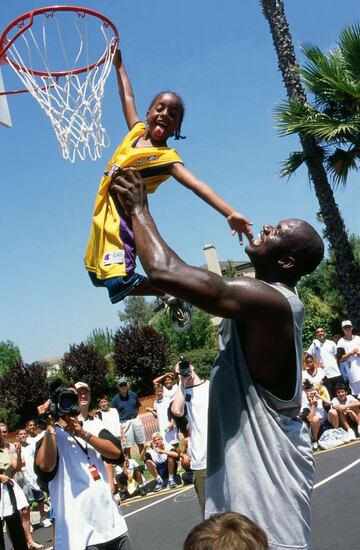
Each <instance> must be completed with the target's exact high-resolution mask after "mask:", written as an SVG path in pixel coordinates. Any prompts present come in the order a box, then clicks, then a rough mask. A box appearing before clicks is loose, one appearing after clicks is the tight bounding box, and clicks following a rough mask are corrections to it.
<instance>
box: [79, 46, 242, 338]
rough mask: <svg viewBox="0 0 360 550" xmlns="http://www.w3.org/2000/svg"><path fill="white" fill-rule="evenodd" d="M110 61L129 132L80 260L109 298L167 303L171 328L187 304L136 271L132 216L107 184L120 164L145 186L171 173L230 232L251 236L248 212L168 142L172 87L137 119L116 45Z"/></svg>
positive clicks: (176, 119) (177, 104) (176, 114)
mask: <svg viewBox="0 0 360 550" xmlns="http://www.w3.org/2000/svg"><path fill="white" fill-rule="evenodd" d="M114 65H115V68H116V75H117V81H118V87H119V93H120V97H121V103H122V109H123V113H124V117H125V121H126V123H127V126H128V128H129V132H128V134H127V135H126V136H125V138H124V140H123V141H122V142H121V143H120V145H119V146H118V148H117V149H116V151H115V153H114V154H113V156H112V158H111V159H110V162H109V163H108V165H107V167H106V170H105V172H104V175H103V177H102V180H101V182H100V187H99V190H98V194H97V197H96V201H95V208H94V213H93V223H92V227H91V233H90V238H89V243H88V247H87V250H86V255H85V265H86V269H87V270H88V272H89V275H90V278H91V281H92V283H93V284H94V286H97V287H105V288H107V290H108V293H109V298H110V300H111V302H112V303H113V304H115V303H117V302H119V301H121V300H123V299H124V298H125V297H126V296H128V295H137V296H158V297H159V298H160V299H161V300H162V302H164V303H165V304H166V306H168V307H169V309H170V315H171V318H172V321H173V323H174V326H175V329H177V330H178V331H182V330H186V329H187V328H188V327H189V326H190V324H191V316H192V307H191V306H190V305H189V304H186V303H184V302H180V301H179V300H178V299H176V298H174V297H172V296H169V295H168V294H165V293H164V292H163V291H162V290H161V289H159V288H157V287H154V286H153V285H152V284H151V283H150V282H149V280H148V279H147V278H146V277H144V276H142V275H140V274H138V273H136V272H135V266H136V262H135V260H136V249H135V239H134V235H133V232H132V227H131V221H130V219H129V217H128V215H127V212H126V210H125V208H124V206H123V205H122V202H121V199H120V198H119V196H118V195H117V193H116V192H115V191H114V190H112V189H111V183H112V180H113V179H114V178H115V177H116V175H117V174H119V173H120V172H121V170H122V169H123V168H129V167H132V168H135V169H136V170H138V171H139V172H140V174H141V176H142V178H143V180H144V183H145V187H146V192H147V193H153V192H154V191H155V190H156V189H157V187H158V186H159V185H160V184H161V183H162V182H164V181H165V180H166V179H168V178H169V177H170V176H173V177H174V178H175V179H176V180H177V181H178V182H179V183H181V184H182V185H184V186H185V187H187V188H188V189H191V190H192V191H193V192H194V193H196V195H198V196H199V197H200V198H201V199H202V200H203V201H205V202H207V203H208V204H210V206H212V207H213V208H215V209H216V210H217V211H218V212H220V214H222V215H223V216H225V217H226V219H227V221H228V223H229V225H230V227H231V229H232V232H233V234H235V233H238V234H239V239H240V243H241V244H242V234H243V233H244V234H245V235H246V236H247V238H248V239H249V240H251V239H252V232H251V225H252V222H250V221H249V220H248V219H247V218H245V217H244V216H243V215H242V214H239V213H238V212H236V211H235V210H234V209H233V208H232V207H231V206H229V205H228V204H227V203H226V202H225V201H224V200H223V199H222V198H221V197H219V195H217V193H215V191H213V190H212V189H211V188H210V187H209V186H208V185H207V184H206V183H204V182H202V181H201V180H199V179H198V178H197V177H195V176H194V174H192V172H190V170H188V169H187V168H186V167H185V166H184V163H183V162H182V160H181V159H180V157H179V155H178V154H177V152H176V151H175V149H172V148H170V147H168V146H167V140H168V139H169V138H170V137H174V139H175V140H179V139H182V138H183V136H181V124H182V121H183V117H184V111H185V109H184V104H183V101H182V99H181V98H180V97H179V96H178V95H177V94H176V93H174V92H160V93H159V94H158V95H157V96H156V97H155V98H154V99H153V100H152V102H151V103H150V106H149V109H148V112H147V113H146V117H145V124H144V123H143V122H141V121H140V120H139V116H138V114H137V111H136V106H135V98H134V93H133V90H132V86H131V83H130V80H129V77H128V75H127V72H126V69H125V66H124V64H123V62H122V59H121V53H120V51H119V50H118V51H117V52H116V54H115V57H114Z"/></svg>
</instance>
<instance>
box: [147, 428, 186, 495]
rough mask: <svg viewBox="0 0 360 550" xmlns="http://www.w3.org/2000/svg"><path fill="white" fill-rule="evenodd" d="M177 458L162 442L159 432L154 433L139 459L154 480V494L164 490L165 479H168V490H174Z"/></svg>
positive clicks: (174, 452) (168, 446) (170, 448)
mask: <svg viewBox="0 0 360 550" xmlns="http://www.w3.org/2000/svg"><path fill="white" fill-rule="evenodd" d="M177 458H178V453H177V452H176V451H174V450H173V448H172V447H170V445H167V444H166V443H165V442H164V439H163V437H162V435H161V433H160V432H154V433H153V434H152V438H151V441H148V442H147V443H145V446H144V449H143V451H142V453H141V455H140V459H141V460H143V461H144V462H145V464H146V467H147V469H148V470H149V472H150V474H151V475H152V476H153V477H154V478H155V479H156V485H155V488H154V492H155V493H157V492H158V491H161V490H162V489H163V488H164V479H165V478H169V482H168V487H169V489H176V487H177V484H176V481H175V479H174V475H175V474H176V459H177Z"/></svg>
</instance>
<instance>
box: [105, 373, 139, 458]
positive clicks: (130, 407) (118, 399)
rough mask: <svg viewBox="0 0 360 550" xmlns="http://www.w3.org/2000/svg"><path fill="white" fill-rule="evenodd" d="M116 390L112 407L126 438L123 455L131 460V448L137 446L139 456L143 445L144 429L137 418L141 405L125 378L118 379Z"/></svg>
mask: <svg viewBox="0 0 360 550" xmlns="http://www.w3.org/2000/svg"><path fill="white" fill-rule="evenodd" d="M118 388H119V393H117V394H116V395H115V397H114V398H113V400H112V406H113V407H115V409H117V411H118V413H119V418H120V423H121V426H122V428H123V430H124V434H125V438H126V443H125V447H124V453H125V455H126V456H127V457H128V458H131V447H134V446H135V445H137V446H138V448H139V453H140V454H141V452H142V450H143V448H144V443H145V432H144V427H143V425H142V422H141V419H140V417H139V408H140V406H141V403H140V401H139V398H138V396H137V395H136V393H134V392H133V391H131V390H129V387H128V382H127V380H126V378H119V380H118Z"/></svg>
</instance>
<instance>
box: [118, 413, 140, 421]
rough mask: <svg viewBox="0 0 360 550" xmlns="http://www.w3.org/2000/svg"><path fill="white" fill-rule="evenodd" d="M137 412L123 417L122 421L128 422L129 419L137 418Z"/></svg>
mask: <svg viewBox="0 0 360 550" xmlns="http://www.w3.org/2000/svg"><path fill="white" fill-rule="evenodd" d="M137 417H138V415H137V414H133V415H132V416H127V417H126V418H122V419H121V421H120V422H126V421H127V420H134V418H137Z"/></svg>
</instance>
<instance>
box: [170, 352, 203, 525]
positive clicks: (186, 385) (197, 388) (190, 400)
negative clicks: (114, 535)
mask: <svg viewBox="0 0 360 550" xmlns="http://www.w3.org/2000/svg"><path fill="white" fill-rule="evenodd" d="M176 370H177V371H178V373H179V375H180V381H179V389H178V391H177V393H176V395H175V398H174V401H173V404H172V407H171V410H172V413H173V414H174V415H175V416H182V415H183V414H184V407H185V403H186V409H187V417H188V423H189V432H190V443H191V445H190V454H191V469H192V470H193V474H194V485H195V490H196V493H197V496H198V499H199V503H200V507H201V511H202V514H203V515H204V508H205V481H206V455H207V433H208V408H209V386H210V385H209V381H208V380H201V379H200V378H199V376H198V375H197V374H196V372H195V369H194V366H193V365H190V364H189V363H188V361H187V360H186V359H182V361H179V363H177V365H176Z"/></svg>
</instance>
